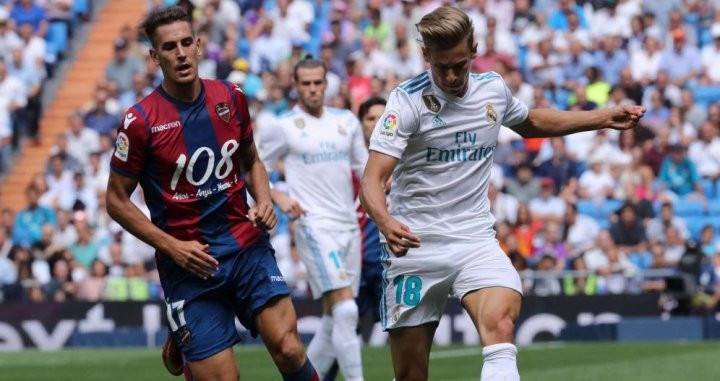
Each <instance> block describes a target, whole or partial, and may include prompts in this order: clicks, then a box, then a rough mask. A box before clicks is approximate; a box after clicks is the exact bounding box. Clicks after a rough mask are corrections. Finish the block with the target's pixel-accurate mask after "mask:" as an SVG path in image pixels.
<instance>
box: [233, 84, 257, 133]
mask: <svg viewBox="0 0 720 381" xmlns="http://www.w3.org/2000/svg"><path fill="white" fill-rule="evenodd" d="M230 88H231V89H232V90H231V91H232V97H233V98H234V101H235V106H236V107H237V110H236V112H237V115H238V119H239V121H240V139H239V142H240V144H250V143H252V142H253V126H252V119H250V110H249V109H248V101H247V98H246V97H245V93H243V91H242V89H240V88H239V87H237V86H235V85H234V84H230Z"/></svg>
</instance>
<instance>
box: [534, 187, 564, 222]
mask: <svg viewBox="0 0 720 381" xmlns="http://www.w3.org/2000/svg"><path fill="white" fill-rule="evenodd" d="M554 190H555V181H554V180H553V179H552V177H543V178H542V179H540V194H539V195H538V197H535V198H533V199H532V200H530V204H529V205H528V206H529V208H530V213H531V214H532V216H533V219H537V220H540V221H543V222H561V221H562V218H563V214H565V203H564V202H563V201H562V200H561V199H560V198H558V197H555V196H554V194H553V192H554Z"/></svg>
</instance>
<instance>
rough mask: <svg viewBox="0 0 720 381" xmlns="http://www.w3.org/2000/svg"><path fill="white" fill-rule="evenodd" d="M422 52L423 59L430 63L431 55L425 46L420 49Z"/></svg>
mask: <svg viewBox="0 0 720 381" xmlns="http://www.w3.org/2000/svg"><path fill="white" fill-rule="evenodd" d="M420 50H422V55H423V58H424V59H425V62H427V63H430V55H429V54H428V51H427V48H425V47H424V46H423V47H421V48H420Z"/></svg>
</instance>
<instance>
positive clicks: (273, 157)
mask: <svg viewBox="0 0 720 381" xmlns="http://www.w3.org/2000/svg"><path fill="white" fill-rule="evenodd" d="M281 121H282V119H280V120H277V119H276V120H273V122H272V123H269V124H268V125H267V126H263V128H261V129H260V134H259V136H258V146H259V147H258V150H259V152H260V159H261V160H262V162H263V164H265V168H267V170H268V172H271V171H272V170H273V169H274V168H275V164H276V163H277V162H278V160H282V159H283V158H284V157H285V155H286V154H287V152H288V145H287V138H286V136H285V131H284V130H283V127H282V125H281V124H280V123H281Z"/></svg>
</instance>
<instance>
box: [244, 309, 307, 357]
mask: <svg viewBox="0 0 720 381" xmlns="http://www.w3.org/2000/svg"><path fill="white" fill-rule="evenodd" d="M255 325H256V327H257V330H258V332H259V333H260V336H261V337H262V339H263V342H264V343H265V346H266V347H267V348H268V351H270V354H271V355H272V356H273V359H275V361H276V363H278V365H282V364H280V363H290V366H289V368H290V369H293V367H292V365H297V366H299V365H302V362H303V360H304V359H305V352H304V350H303V346H302V343H301V342H300V336H298V332H297V316H296V314H295V308H294V307H293V304H292V302H291V301H290V297H289V296H279V297H277V298H275V299H273V300H272V301H270V302H269V303H268V304H266V305H265V306H264V307H262V308H261V309H260V310H259V311H258V312H257V314H256V315H255Z"/></svg>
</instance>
